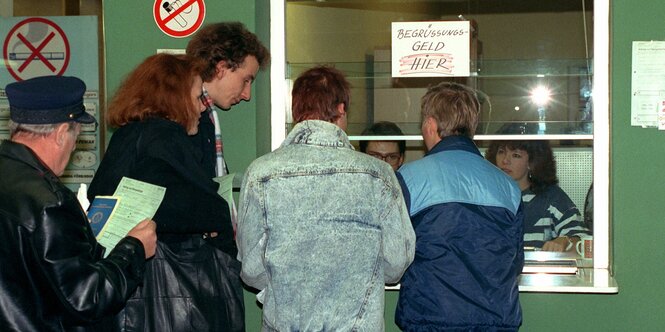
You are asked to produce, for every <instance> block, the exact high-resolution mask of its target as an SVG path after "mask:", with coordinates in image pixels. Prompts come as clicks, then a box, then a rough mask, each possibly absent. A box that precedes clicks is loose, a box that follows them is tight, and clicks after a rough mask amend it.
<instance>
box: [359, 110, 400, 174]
mask: <svg viewBox="0 0 665 332" xmlns="http://www.w3.org/2000/svg"><path fill="white" fill-rule="evenodd" d="M362 135H363V136H401V135H403V134H402V130H400V129H399V127H398V126H397V125H396V124H394V123H392V122H389V121H381V122H377V123H375V124H374V125H372V126H371V127H369V128H367V129H365V130H364V131H363V132H362ZM360 151H361V152H363V153H367V154H368V155H370V156H372V157H374V158H377V159H381V160H383V161H385V162H387V163H388V164H390V166H392V168H393V170H394V171H397V170H398V169H399V167H400V166H402V164H403V163H404V153H405V151H406V142H405V141H404V140H399V141H377V140H369V141H360Z"/></svg>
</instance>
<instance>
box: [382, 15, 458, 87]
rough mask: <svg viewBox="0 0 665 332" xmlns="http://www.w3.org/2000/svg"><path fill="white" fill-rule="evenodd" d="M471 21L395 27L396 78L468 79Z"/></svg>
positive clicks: (399, 23)
mask: <svg viewBox="0 0 665 332" xmlns="http://www.w3.org/2000/svg"><path fill="white" fill-rule="evenodd" d="M470 36H471V34H470V25H469V21H427V22H393V23H392V76H393V77H436V76H444V77H453V76H462V77H468V76H469V63H470V41H471V40H470Z"/></svg>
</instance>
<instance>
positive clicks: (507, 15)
mask: <svg viewBox="0 0 665 332" xmlns="http://www.w3.org/2000/svg"><path fill="white" fill-rule="evenodd" d="M502 6H510V8H504V7H500V6H499V5H494V4H493V3H488V2H483V1H480V0H467V1H462V2H449V1H387V2H386V1H362V0H357V1H343V0H340V1H326V2H321V1H314V0H312V1H284V2H281V1H272V2H271V14H270V15H271V31H272V33H271V34H270V35H271V41H270V45H271V54H272V55H273V59H272V65H271V104H272V105H271V112H272V113H271V129H272V138H271V146H272V148H273V149H275V148H277V147H278V146H279V145H280V144H281V142H282V141H283V139H284V138H285V137H286V134H287V132H288V130H289V129H290V128H291V127H292V126H293V124H292V120H291V119H290V109H289V104H290V95H289V93H288V92H289V91H290V84H291V82H292V81H293V80H294V79H295V78H296V77H297V76H298V74H300V73H301V72H302V71H304V70H306V69H308V68H310V67H311V66H314V65H317V64H328V65H333V66H335V67H336V68H338V69H341V70H342V71H343V72H344V73H345V74H346V75H347V77H348V79H349V81H350V82H351V84H352V96H351V105H350V108H349V114H348V119H349V125H348V130H347V132H348V134H349V136H350V138H351V140H352V141H353V142H354V144H356V146H357V143H358V142H359V141H362V140H372V139H376V137H372V136H364V135H362V134H361V133H362V132H363V130H364V129H366V128H367V127H369V126H370V125H371V124H372V123H375V122H378V121H391V122H394V123H396V124H398V126H399V127H400V128H401V130H402V131H403V132H404V135H401V136H396V137H391V138H392V139H403V140H406V141H407V153H406V161H407V162H408V161H409V160H413V159H417V158H420V157H421V156H422V154H423V150H422V137H421V136H420V97H421V96H422V95H423V94H424V92H425V91H426V89H427V87H428V86H429V85H430V84H432V83H433V82H438V81H440V80H442V79H448V80H454V81H456V82H459V83H464V84H467V85H470V86H472V87H474V88H476V89H477V90H478V91H479V99H480V101H481V103H482V104H483V111H482V114H481V123H480V125H479V127H478V131H477V133H476V136H475V140H476V142H477V144H478V146H479V147H480V148H481V150H482V151H484V150H485V149H486V148H487V147H488V146H489V144H490V143H491V142H492V141H497V140H547V141H548V142H549V143H550V145H551V146H552V150H553V152H554V155H555V158H556V161H557V175H558V177H559V180H560V185H561V187H562V188H564V191H566V192H567V193H568V195H569V196H571V199H573V201H574V202H575V204H576V205H577V207H578V208H579V210H580V212H581V213H584V207H585V199H586V194H587V192H588V189H589V187H590V185H591V184H592V183H593V188H594V190H593V192H594V193H593V207H594V209H593V218H592V219H593V238H594V242H593V245H594V257H593V262H592V263H589V264H590V266H591V265H592V266H593V269H592V270H593V271H594V272H596V275H595V276H593V277H592V278H597V277H599V276H600V275H601V274H605V276H611V273H610V270H611V259H610V258H611V257H610V252H611V250H610V249H611V239H610V232H609V231H610V222H609V209H610V206H609V73H608V71H609V4H608V3H607V2H606V1H600V0H595V1H584V0H580V1H579V2H578V3H571V2H565V3H564V2H561V1H556V0H547V1H544V2H543V1H541V2H537V3H534V2H523V1H515V2H507V3H506V2H503V3H502ZM460 19H462V20H469V21H470V22H471V27H472V29H473V34H472V35H473V37H472V38H471V64H470V68H471V75H470V76H469V77H456V78H431V77H429V78H393V77H392V76H391V50H390V47H391V30H390V29H391V22H408V21H446V20H460ZM340 22H344V24H340ZM587 217H588V216H587ZM553 291H561V288H559V289H555V290H553ZM573 291H574V290H573Z"/></svg>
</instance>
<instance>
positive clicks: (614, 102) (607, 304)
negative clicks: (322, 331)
mask: <svg viewBox="0 0 665 332" xmlns="http://www.w3.org/2000/svg"><path fill="white" fill-rule="evenodd" d="M268 3H269V1H268V0H255V1H238V0H218V1H207V2H206V4H207V6H208V13H207V17H206V22H213V21H220V20H239V21H242V22H244V23H245V24H246V25H247V26H248V27H249V28H250V29H251V30H253V31H256V32H257V33H258V34H259V36H260V37H261V38H262V40H264V41H266V44H267V41H268V33H269V32H268V28H267V24H268V17H269V12H268ZM104 5H105V6H104V9H105V14H104V18H105V27H106V29H105V33H106V41H107V42H106V45H107V47H106V56H107V85H108V90H109V92H112V91H113V90H114V89H115V88H116V87H117V86H118V84H119V82H120V80H121V78H122V76H123V75H125V74H126V73H127V72H128V71H129V70H131V68H132V67H133V66H134V65H136V64H137V63H138V62H139V61H140V60H141V59H143V58H144V57H146V56H147V55H149V54H152V53H154V51H155V49H156V48H167V47H174V48H183V47H185V44H186V42H187V39H183V40H178V39H172V38H169V37H166V36H165V35H164V34H162V33H161V32H160V31H158V30H157V28H156V26H155V24H154V22H153V19H152V16H151V14H150V13H151V11H150V8H151V6H152V1H129V0H112V1H109V0H107V1H105V2H104ZM128 8H131V10H129V11H128V10H127V9H128ZM611 10H612V27H611V33H612V37H611V45H612V46H611V48H612V51H611V55H610V57H611V69H610V77H611V81H612V82H611V89H612V93H611V112H612V114H611V123H612V124H611V135H612V139H611V151H612V152H611V163H612V165H611V190H612V198H611V204H612V210H611V213H610V215H611V217H612V236H613V248H614V250H613V256H614V263H613V266H614V271H615V278H616V280H617V282H618V283H619V289H620V290H619V294H617V295H593V294H544V293H543V294H533V293H522V294H521V302H522V307H523V310H524V324H523V326H522V331H633V330H640V331H662V330H665V313H664V311H663V309H662V308H663V305H664V304H665V249H663V243H665V240H664V238H665V237H664V236H663V233H665V223H662V224H661V222H663V221H664V219H665V218H664V217H663V214H662V213H661V211H662V210H661V209H660V208H659V207H660V206H662V205H661V204H662V202H661V201H662V199H659V198H658V197H665V185H662V181H660V180H658V179H659V178H660V177H659V174H660V170H661V168H660V167H662V166H665V153H662V152H661V151H663V150H665V133H664V132H660V131H657V130H655V129H641V128H634V127H631V126H630V79H631V76H630V66H631V42H632V41H633V40H665V20H663V17H665V15H664V14H665V2H662V0H641V1H634V0H614V1H612V5H611ZM596 70H600V69H596ZM268 82H269V81H268V73H267V72H264V73H263V74H260V75H259V80H258V81H257V83H256V86H255V90H254V91H253V92H254V98H253V99H252V102H250V103H244V104H242V105H239V106H236V107H235V108H234V109H233V110H232V111H231V112H224V113H223V114H220V115H221V118H222V129H223V130H224V135H225V136H224V137H225V146H226V150H225V151H226V153H227V156H228V159H229V164H230V167H231V168H232V170H234V171H241V170H243V169H244V168H245V167H246V166H247V165H248V164H249V162H250V161H251V160H252V159H253V158H255V157H256V156H257V155H259V154H263V153H265V152H267V151H269V142H268V138H269V127H270V126H269V124H268V121H269V105H270V103H269V99H263V98H268V97H269V96H268V91H269V89H268ZM257 91H258V92H259V93H257ZM651 197H654V198H651ZM245 295H246V297H245V303H246V307H247V331H250V332H251V331H259V330H260V320H261V311H260V309H259V308H258V307H257V306H256V304H255V298H254V295H253V294H251V293H249V292H246V293H245ZM396 299H397V293H395V292H388V293H387V294H386V330H387V331H398V329H397V328H396V327H395V325H394V323H393V313H394V310H395V302H396Z"/></svg>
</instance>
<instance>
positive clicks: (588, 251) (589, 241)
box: [575, 235, 593, 258]
mask: <svg viewBox="0 0 665 332" xmlns="http://www.w3.org/2000/svg"><path fill="white" fill-rule="evenodd" d="M575 249H576V250H577V253H578V254H580V256H582V258H593V236H591V235H583V236H580V240H579V241H578V242H577V244H576V245H575Z"/></svg>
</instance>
